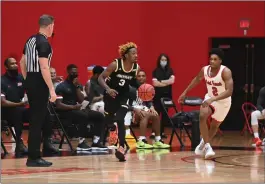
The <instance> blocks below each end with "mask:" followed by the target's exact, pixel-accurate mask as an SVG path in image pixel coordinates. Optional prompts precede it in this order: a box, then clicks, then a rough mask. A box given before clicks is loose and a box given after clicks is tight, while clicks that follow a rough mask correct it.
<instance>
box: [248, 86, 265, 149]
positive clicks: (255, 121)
mask: <svg viewBox="0 0 265 184" xmlns="http://www.w3.org/2000/svg"><path fill="white" fill-rule="evenodd" d="M257 109H258V110H256V111H254V112H252V113H251V125H252V129H253V132H254V144H255V145H256V146H261V145H265V139H263V141H261V140H260V137H259V120H264V119H265V86H264V87H263V88H261V89H260V91H259V97H258V100H257Z"/></svg>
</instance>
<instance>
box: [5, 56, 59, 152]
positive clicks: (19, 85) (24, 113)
mask: <svg viewBox="0 0 265 184" xmlns="http://www.w3.org/2000/svg"><path fill="white" fill-rule="evenodd" d="M4 66H5V68H6V73H5V74H4V75H2V77H1V93H2V94H3V97H1V105H2V108H1V111H2V119H4V120H7V121H8V123H10V124H11V125H13V126H14V127H15V133H16V149H15V156H16V157H20V156H22V155H23V154H25V153H27V152H28V150H27V148H26V146H25V145H24V144H23V141H22V139H21V134H22V130H23V123H24V122H29V109H28V108H26V105H27V104H28V102H27V100H24V93H25V88H24V79H23V77H22V75H21V74H19V73H18V66H17V61H16V60H15V59H14V58H7V59H6V60H5V62H4ZM45 140H46V141H44V144H43V150H44V151H45V152H47V151H48V152H53V153H54V152H55V153H57V152H58V149H56V148H55V147H54V146H53V145H52V144H51V140H50V138H47V139H45Z"/></svg>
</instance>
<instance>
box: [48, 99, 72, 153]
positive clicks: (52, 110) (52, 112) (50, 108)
mask: <svg viewBox="0 0 265 184" xmlns="http://www.w3.org/2000/svg"><path fill="white" fill-rule="evenodd" d="M47 108H48V111H49V113H50V115H51V118H52V121H54V122H55V123H57V125H58V127H59V128H60V129H61V130H62V132H63V135H61V132H60V131H59V130H58V133H59V135H60V137H61V142H60V145H59V149H62V145H63V142H64V138H66V142H67V144H68V145H69V147H70V150H71V152H74V149H73V146H72V144H71V142H70V140H69V137H68V135H67V133H66V131H65V129H64V126H63V124H62V122H61V120H60V118H59V116H58V114H57V113H56V111H55V108H54V106H53V104H51V103H50V102H49V104H48V107H47Z"/></svg>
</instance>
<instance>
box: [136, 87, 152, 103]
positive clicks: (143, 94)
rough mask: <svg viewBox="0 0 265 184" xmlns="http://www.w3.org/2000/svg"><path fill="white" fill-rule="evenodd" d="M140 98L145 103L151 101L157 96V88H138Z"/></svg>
mask: <svg viewBox="0 0 265 184" xmlns="http://www.w3.org/2000/svg"><path fill="white" fill-rule="evenodd" d="M138 96H139V98H141V100H143V101H145V102H146V101H151V100H153V98H154V96H155V88H154V87H153V86H152V85H150V84H142V85H141V86H140V87H139V88H138Z"/></svg>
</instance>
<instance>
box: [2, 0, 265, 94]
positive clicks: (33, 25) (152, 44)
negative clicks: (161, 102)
mask: <svg viewBox="0 0 265 184" xmlns="http://www.w3.org/2000/svg"><path fill="white" fill-rule="evenodd" d="M1 13H2V28H1V30H2V35H1V36H2V49H1V51H2V57H1V59H2V61H3V60H4V58H5V57H7V56H8V55H10V53H14V54H16V55H17V56H18V57H19V59H20V57H21V52H22V48H23V44H24V43H25V41H26V39H27V38H28V37H29V36H30V35H31V34H32V33H34V32H37V31H38V24H37V22H38V18H39V16H40V15H41V14H43V13H47V14H51V15H53V16H54V17H55V19H56V20H55V21H56V22H55V33H56V35H55V38H54V39H53V43H52V45H53V49H54V55H53V60H52V65H53V66H54V67H55V68H56V69H57V73H58V74H59V75H64V76H65V75H66V74H65V67H66V65H67V64H69V63H76V64H77V65H78V66H79V68H80V77H81V81H82V82H83V83H84V82H85V81H86V80H87V70H86V67H87V66H89V65H91V64H101V65H107V64H108V63H109V62H111V61H112V60H113V59H114V58H115V57H117V56H118V52H117V49H118V45H119V44H121V43H124V42H126V41H134V42H136V43H137V44H138V46H139V50H138V51H139V64H140V65H141V67H142V68H143V69H144V70H146V71H147V74H148V76H149V79H150V78H151V72H152V70H153V69H154V67H155V66H156V58H157V56H158V55H159V53H161V52H166V53H168V54H169V56H170V58H171V61H172V67H173V69H174V71H175V73H176V84H175V85H174V96H175V98H176V97H177V96H178V95H179V94H180V93H181V92H182V90H183V89H184V88H185V87H186V86H187V84H188V82H189V81H190V80H191V79H192V78H193V77H194V76H195V75H196V74H197V72H198V71H199V69H200V68H201V67H202V66H203V65H205V64H207V61H208V60H207V52H208V48H209V37H241V36H243V31H242V30H240V29H239V27H238V23H239V20H240V19H241V18H249V19H250V20H251V29H250V30H249V31H248V36H265V18H264V17H265V3H264V2H2V12H1ZM2 66H3V65H2ZM2 72H3V69H2ZM204 89H205V88H204V87H203V84H202V85H201V87H199V88H198V89H197V90H193V92H191V95H202V94H203V93H204Z"/></svg>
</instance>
